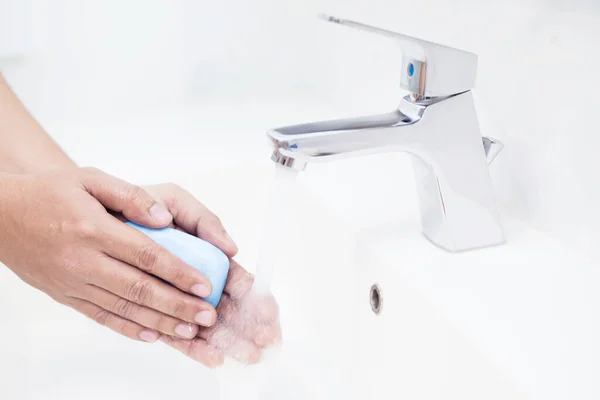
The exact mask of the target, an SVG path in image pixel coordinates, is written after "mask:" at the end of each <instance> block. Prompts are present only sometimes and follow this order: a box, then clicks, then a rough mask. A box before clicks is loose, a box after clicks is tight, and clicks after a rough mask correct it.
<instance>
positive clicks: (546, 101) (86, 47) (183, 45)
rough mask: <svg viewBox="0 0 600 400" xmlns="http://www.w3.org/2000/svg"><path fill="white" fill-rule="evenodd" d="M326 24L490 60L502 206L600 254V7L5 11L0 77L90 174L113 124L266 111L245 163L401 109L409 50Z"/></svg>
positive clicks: (179, 141) (129, 5)
mask: <svg viewBox="0 0 600 400" xmlns="http://www.w3.org/2000/svg"><path fill="white" fill-rule="evenodd" d="M318 12H325V13H331V14H336V15H340V16H342V17H348V18H354V19H359V20H362V21H365V22H367V23H372V24H375V25H379V26H382V27H386V28H389V29H393V30H397V31H401V32H403V33H406V34H411V35H415V36H419V37H422V38H425V39H428V40H433V41H438V42H441V43H444V44H448V45H451V46H456V47H462V48H465V49H467V50H471V51H474V52H476V53H478V54H479V55H480V63H479V72H478V74H479V75H478V86H477V90H476V94H477V95H478V99H479V104H478V106H479V108H480V112H481V113H482V115H481V117H482V119H484V118H487V119H484V120H483V121H482V124H484V127H485V128H486V131H485V132H484V133H486V134H491V135H492V136H494V135H495V136H497V137H499V138H500V139H502V140H503V141H504V142H505V144H506V151H505V152H504V154H503V156H502V157H501V158H500V159H499V160H498V163H497V166H496V167H495V170H494V174H495V180H496V184H497V186H498V196H499V198H501V200H502V201H503V202H504V204H505V205H507V206H509V207H510V210H511V212H512V213H514V214H515V215H517V216H519V217H522V218H526V219H527V220H529V221H531V222H532V223H534V224H535V225H536V226H537V227H539V228H542V229H548V230H550V231H551V232H553V233H554V234H556V235H559V236H560V237H562V238H563V239H565V240H568V241H570V242H571V243H573V244H577V245H579V246H581V247H582V248H583V249H584V250H589V251H592V252H594V251H595V249H594V248H595V247H596V246H595V240H594V238H595V237H596V236H597V234H596V227H597V226H598V224H599V223H600V208H599V207H597V205H596V204H597V203H598V202H599V201H600V194H599V192H598V190H596V182H597V181H598V178H597V173H596V171H597V170H598V161H596V150H597V148H598V145H599V141H600V138H599V137H598V134H597V132H598V130H599V128H598V124H597V121H596V120H597V118H596V115H597V108H598V107H597V106H598V105H599V103H600V102H599V101H598V100H597V96H596V92H597V88H598V87H600V78H599V74H598V72H597V71H598V67H599V66H600V57H599V53H600V46H598V45H597V38H598V37H599V36H600V5H598V3H597V2H594V1H593V0H575V1H566V0H552V1H541V0H540V1H534V0H529V1H516V0H508V1H503V2H495V1H476V0H422V1H404V0H400V1H398V0H394V1H390V0H374V1H358V0H354V1H340V0H328V1H316V0H308V1H281V0H259V1H256V0H252V1H250V0H233V1H228V2H215V1H202V0H198V1H193V0H187V1H186V0H178V1H166V0H165V1H158V0H154V1H141V0H140V1H133V0H131V1H117V0H111V1H102V2H96V1H76V0H56V1H49V0H27V1H18V0H1V1H0V22H1V23H0V27H1V28H0V29H1V30H0V33H1V34H2V36H1V37H0V57H2V58H1V60H2V61H1V63H0V66H2V67H3V70H4V73H5V75H6V76H7V77H8V79H9V80H10V82H11V84H13V86H14V87H15V90H17V92H18V93H19V94H20V95H21V97H22V99H23V101H24V102H25V103H26V104H27V105H28V107H29V108H30V109H31V110H32V111H33V113H34V114H35V115H36V117H38V118H39V119H40V120H41V121H42V123H43V124H44V125H45V126H46V127H47V128H48V129H49V130H50V131H51V133H52V135H53V136H54V137H55V138H57V140H59V141H60V143H61V144H62V145H63V146H64V147H65V148H66V149H67V150H70V151H71V153H72V154H73V155H74V156H75V157H77V158H78V161H80V162H82V163H84V164H90V163H96V164H97V163H99V161H97V160H96V159H95V158H93V157H89V156H88V153H92V154H95V153H94V151H93V150H94V147H95V143H97V141H98V140H111V139H110V138H111V132H107V131H103V132H101V129H100V128H99V127H100V126H101V124H102V123H103V122H105V121H107V120H109V119H111V118H120V117H123V116H124V117H127V118H131V116H132V115H143V113H144V112H146V113H150V114H151V115H157V112H158V110H163V111H164V110H166V109H169V110H173V109H177V106H176V104H190V102H191V103H193V104H198V102H202V104H206V107H213V108H214V109H217V110H219V111H220V112H222V114H223V115H224V116H227V117H224V118H223V121H222V123H223V124H232V123H235V122H237V121H235V120H236V114H239V113H241V114H239V115H238V117H237V118H243V117H242V115H243V113H244V111H246V112H247V113H248V112H249V111H248V108H249V107H254V108H253V110H252V112H251V113H252V115H260V119H259V120H257V121H256V124H255V125H252V126H249V127H248V130H247V131H244V132H241V131H240V132H239V136H237V137H235V143H236V144H237V145H238V147H240V148H241V147H246V146H254V145H255V144H256V143H261V144H262V143H263V137H262V135H263V130H264V129H266V128H268V127H271V126H273V125H275V126H276V125H278V124H281V123H293V122H298V121H296V120H294V119H293V118H291V117H288V116H290V115H292V112H293V111H294V110H295V109H297V108H299V107H303V108H309V109H311V110H312V109H314V110H315V112H314V115H315V119H317V118H321V117H338V116H344V115H348V114H350V115H356V114H362V113H371V112H381V111H385V110H388V109H390V108H391V107H394V106H395V105H396V103H397V101H398V98H399V97H400V96H401V93H400V91H399V89H398V82H399V73H398V68H399V65H400V64H399V61H400V52H399V51H398V49H397V47H396V45H395V44H394V43H391V42H388V41H385V40H383V39H381V38H378V37H371V36H369V35H365V34H363V33H358V32H353V31H350V30H348V29H344V28H341V27H334V26H329V25H328V24H324V23H322V22H320V21H317V20H316V19H315V18H314V15H315V14H316V13H318ZM2 55H3V56H2ZM169 107H171V108H169ZM173 107H174V108H173ZM317 110H318V111H319V112H317ZM135 113H138V114H135ZM140 113H141V114H140ZM209 114H211V115H214V110H213V111H211V112H210V113H209ZM311 115H312V114H311ZM82 120H83V121H94V122H93V123H91V122H90V123H89V124H87V125H85V127H88V128H87V129H83V128H82V130H81V131H80V132H78V133H77V135H76V132H77V129H74V128H73V129H71V130H67V129H65V128H63V125H64V124H70V125H71V126H73V124H74V123H75V121H82ZM144 120H146V121H147V119H144V118H142V117H140V119H139V121H142V123H143V121H144ZM300 122H301V121H300ZM165 124H166V125H168V123H167V122H165ZM215 124H217V122H216V121H215ZM89 125H93V126H96V127H98V132H96V135H93V134H92V133H91V132H90V129H89ZM134 125H135V124H134ZM136 126H138V127H139V124H138V125H136ZM163 128H167V127H166V126H165V127H163ZM173 129H174V130H176V129H177V127H174V128H173ZM106 130H108V129H106ZM134 130H135V129H132V133H131V135H133V136H135V132H133V131H134ZM67 131H68V132H67ZM170 134H171V135H175V136H173V139H176V140H172V141H171V142H170V143H169V148H170V149H171V150H172V151H171V153H172V154H174V153H177V150H176V149H179V148H187V149H189V148H190V147H192V148H193V147H205V146H208V145H210V143H211V141H212V140H213V139H215V136H217V133H215V132H214V131H208V130H207V129H203V128H202V127H201V126H200V125H199V126H198V129H197V130H196V131H194V132H193V133H192V132H186V133H185V134H183V133H182V134H180V135H179V136H177V135H176V132H170ZM229 134H230V135H231V132H229ZM123 135H124V133H123V132H119V137H120V140H121V141H125V142H126V143H127V139H126V137H127V135H126V134H125V138H123ZM75 136H79V137H75ZM221 139H223V138H221ZM229 139H232V138H229ZM229 139H227V140H226V141H227V142H230V143H231V140H229ZM217 141H218V139H217ZM138 142H139V141H138ZM148 146H149V144H148V143H144V144H141V143H140V144H139V145H138V147H137V148H136V149H132V151H134V152H143V151H144V149H145V148H148ZM79 155H81V157H79ZM223 156H224V157H226V154H223ZM109 158H110V157H108V155H106V157H105V160H107V159H109ZM112 159H113V160H114V157H113V158H112ZM376 172H377V171H366V172H365V173H366V174H372V173H376Z"/></svg>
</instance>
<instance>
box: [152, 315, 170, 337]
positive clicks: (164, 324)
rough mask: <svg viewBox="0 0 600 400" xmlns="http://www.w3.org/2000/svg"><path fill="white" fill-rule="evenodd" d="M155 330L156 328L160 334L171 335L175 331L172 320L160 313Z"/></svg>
mask: <svg viewBox="0 0 600 400" xmlns="http://www.w3.org/2000/svg"><path fill="white" fill-rule="evenodd" d="M154 328H156V329H157V330H158V331H159V332H165V333H169V332H172V331H174V329H175V328H174V327H173V323H172V320H171V319H170V318H169V317H168V316H166V315H165V314H162V313H160V314H159V315H158V316H157V317H156V321H155V323H154Z"/></svg>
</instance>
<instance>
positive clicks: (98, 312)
mask: <svg viewBox="0 0 600 400" xmlns="http://www.w3.org/2000/svg"><path fill="white" fill-rule="evenodd" d="M69 303H70V306H71V307H73V308H74V309H75V310H77V311H79V312H80V313H82V314H84V315H87V316H88V317H90V318H91V319H93V320H94V321H96V322H97V323H99V324H100V325H104V326H106V327H107V328H110V329H112V330H113V331H115V332H117V333H119V334H121V335H123V336H126V337H128V338H130V339H133V340H137V341H142V342H148V343H154V342H156V341H157V340H158V338H159V334H158V333H157V332H155V331H153V330H151V329H148V328H145V327H143V326H141V325H139V324H136V323H135V322H132V321H129V320H126V319H124V318H121V317H119V316H118V315H115V314H113V313H111V312H110V311H107V310H105V309H103V308H102V307H99V306H97V305H96V304H93V303H90V302H89V301H87V300H82V299H77V298H71V299H70V300H69Z"/></svg>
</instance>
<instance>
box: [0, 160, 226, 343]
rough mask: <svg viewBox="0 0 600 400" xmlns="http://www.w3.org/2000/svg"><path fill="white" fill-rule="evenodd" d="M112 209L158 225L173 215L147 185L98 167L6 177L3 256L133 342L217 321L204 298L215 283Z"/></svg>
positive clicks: (1, 191) (189, 333)
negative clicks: (126, 221) (157, 200)
mask: <svg viewBox="0 0 600 400" xmlns="http://www.w3.org/2000/svg"><path fill="white" fill-rule="evenodd" d="M108 210H110V211H112V212H114V213H122V214H123V215H124V216H125V217H126V218H127V219H128V220H130V221H133V222H136V223H138V224H140V225H144V226H147V227H151V228H162V227H166V226H168V225H169V224H170V223H171V221H172V216H171V214H170V213H169V211H168V210H166V209H165V208H164V206H162V205H161V204H159V203H157V202H156V201H155V200H154V199H153V198H152V197H151V196H150V195H149V194H147V193H146V192H145V191H144V190H143V189H141V188H140V187H138V186H134V185H131V184H129V183H127V182H124V181H122V180H120V179H117V178H115V177H113V176H110V175H108V174H106V173H104V172H102V171H99V170H96V169H89V168H73V169H68V170H62V171H58V172H52V173H46V174H39V175H10V174H0V262H2V263H4V264H5V265H6V266H7V267H9V268H10V269H11V270H12V271H13V272H14V273H15V274H17V275H18V276H19V277H20V278H21V279H22V280H23V281H25V282H27V283H28V284H30V285H31V286H33V287H35V288H37V289H39V290H41V291H43V292H45V293H46V294H48V295H49V296H51V297H52V298H53V299H54V300H56V301H58V302H59V303H62V304H65V305H68V306H70V307H72V308H74V309H75V310H77V311H79V312H81V313H83V314H85V315H87V316H88V317H90V318H92V319H94V320H96V321H97V322H99V323H101V324H103V325H106V326H107V327H109V328H111V329H113V330H115V331H117V332H118V333H120V334H122V335H125V336H127V337H129V338H131V339H135V340H142V341H146V342H155V341H156V340H158V338H159V337H160V335H161V334H166V335H170V336H175V337H180V338H186V339H190V338H195V337H196V335H197V334H198V331H199V326H198V325H202V326H212V325H213V324H214V323H215V322H216V318H217V315H216V311H215V309H214V308H213V307H212V306H211V305H210V304H209V303H207V302H205V301H203V300H202V299H199V298H198V297H196V296H200V297H206V296H207V295H208V294H210V291H211V285H210V282H209V280H208V279H207V278H206V277H205V276H203V275H202V274H201V273H200V272H199V271H197V270H196V269H194V268H192V267H191V266H189V265H187V264H185V263H183V262H182V261H181V260H180V259H179V258H177V257H175V256H174V255H172V254H170V253H169V252H168V251H166V250H165V249H163V248H162V247H161V246H159V245H157V244H156V243H155V242H154V241H153V240H152V239H150V238H149V237H148V236H147V235H145V234H143V233H142V232H140V231H138V230H137V229H135V228H133V227H131V226H128V225H126V224H124V223H123V222H121V221H119V220H118V219H117V218H116V217H114V216H113V215H111V214H110V213H109V211H108ZM159 278H160V279H159ZM165 282H169V283H170V284H171V285H169V284H167V283H165ZM188 293H192V294H193V295H192V294H188Z"/></svg>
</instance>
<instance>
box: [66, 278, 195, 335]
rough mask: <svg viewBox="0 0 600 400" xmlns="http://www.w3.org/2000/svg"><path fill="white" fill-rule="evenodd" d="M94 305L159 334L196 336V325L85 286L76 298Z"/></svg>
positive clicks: (95, 287) (99, 289)
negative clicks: (83, 290) (80, 294)
mask: <svg viewBox="0 0 600 400" xmlns="http://www.w3.org/2000/svg"><path fill="white" fill-rule="evenodd" d="M76 297H79V298H81V299H83V300H87V301H89V302H91V303H94V304H96V305H98V306H100V307H102V308H103V309H105V310H107V311H110V312H111V313H113V314H115V315H118V316H120V317H122V318H124V319H127V320H130V321H133V322H136V323H138V324H139V325H142V326H145V327H146V328H150V329H152V330H155V331H158V332H159V333H163V334H167V335H172V336H179V337H181V338H184V339H193V338H195V337H196V335H197V334H198V325H196V324H191V323H189V322H185V321H182V320H179V319H176V318H173V317H171V316H169V315H166V314H163V313H161V312H158V311H156V310H153V309H150V308H148V307H144V306H140V305H139V304H137V303H134V302H132V301H129V300H127V299H124V298H122V297H119V296H117V295H115V294H113V293H111V292H109V291H107V290H104V289H102V288H100V287H98V286H94V285H87V286H86V288H85V292H84V293H83V294H82V296H81V297H80V296H76Z"/></svg>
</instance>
